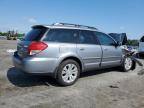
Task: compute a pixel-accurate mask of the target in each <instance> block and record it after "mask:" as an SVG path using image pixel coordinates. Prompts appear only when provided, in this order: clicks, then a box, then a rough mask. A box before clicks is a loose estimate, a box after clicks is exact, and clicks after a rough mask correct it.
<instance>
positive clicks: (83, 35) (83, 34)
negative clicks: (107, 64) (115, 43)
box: [79, 30, 98, 44]
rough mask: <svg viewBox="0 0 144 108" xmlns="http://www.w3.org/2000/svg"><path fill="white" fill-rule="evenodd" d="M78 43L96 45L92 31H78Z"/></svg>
mask: <svg viewBox="0 0 144 108" xmlns="http://www.w3.org/2000/svg"><path fill="white" fill-rule="evenodd" d="M79 43H81V44H98V42H97V40H96V37H95V34H94V32H93V31H86V30H82V31H80V35H79Z"/></svg>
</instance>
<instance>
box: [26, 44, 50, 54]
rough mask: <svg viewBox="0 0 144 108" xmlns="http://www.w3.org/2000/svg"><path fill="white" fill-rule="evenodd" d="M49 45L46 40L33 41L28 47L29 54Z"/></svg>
mask: <svg viewBox="0 0 144 108" xmlns="http://www.w3.org/2000/svg"><path fill="white" fill-rule="evenodd" d="M47 47H48V45H47V44H45V43H44V42H32V43H31V44H30V45H29V47H28V53H29V55H34V54H37V53H39V52H41V51H43V50H45V49H46V48H47Z"/></svg>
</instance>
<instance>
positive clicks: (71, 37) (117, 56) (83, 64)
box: [13, 23, 133, 86]
mask: <svg viewBox="0 0 144 108" xmlns="http://www.w3.org/2000/svg"><path fill="white" fill-rule="evenodd" d="M13 63H14V66H15V67H16V68H17V69H20V70H22V71H23V72H26V73H31V74H48V75H51V76H53V77H54V78H55V79H56V80H57V81H58V83H59V84H60V85H62V86H68V85H72V84H74V83H75V82H76V81H77V79H78V78H79V76H80V73H81V72H85V71H89V72H91V71H90V70H96V69H103V68H110V67H120V68H121V69H122V70H123V71H129V70H130V69H131V68H132V65H133V60H132V59H131V58H129V57H125V56H124V54H123V52H122V49H121V47H120V45H119V43H118V42H116V41H115V40H114V39H113V38H112V37H111V36H110V35H108V34H106V33H103V32H101V31H99V30H98V29H96V28H94V27H90V26H84V25H76V24H68V23H55V24H52V25H35V26H33V27H32V29H31V31H30V32H28V33H27V34H26V35H25V37H24V39H23V40H21V41H19V42H18V44H17V51H16V52H15V53H14V55H13Z"/></svg>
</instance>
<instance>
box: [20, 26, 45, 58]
mask: <svg viewBox="0 0 144 108" xmlns="http://www.w3.org/2000/svg"><path fill="white" fill-rule="evenodd" d="M47 30H48V28H46V27H44V26H33V27H32V29H31V30H30V31H29V32H28V33H27V34H26V35H25V36H24V38H23V39H22V40H21V41H18V44H17V52H18V56H19V57H20V58H24V57H26V56H28V55H29V50H28V48H29V46H30V44H31V43H32V42H39V41H40V40H41V39H42V37H43V36H44V34H45V33H46V31H47Z"/></svg>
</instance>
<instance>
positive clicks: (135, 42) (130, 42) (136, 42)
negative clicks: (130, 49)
mask: <svg viewBox="0 0 144 108" xmlns="http://www.w3.org/2000/svg"><path fill="white" fill-rule="evenodd" d="M138 44H139V41H138V40H136V39H133V40H130V39H128V41H127V45H130V46H138Z"/></svg>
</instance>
